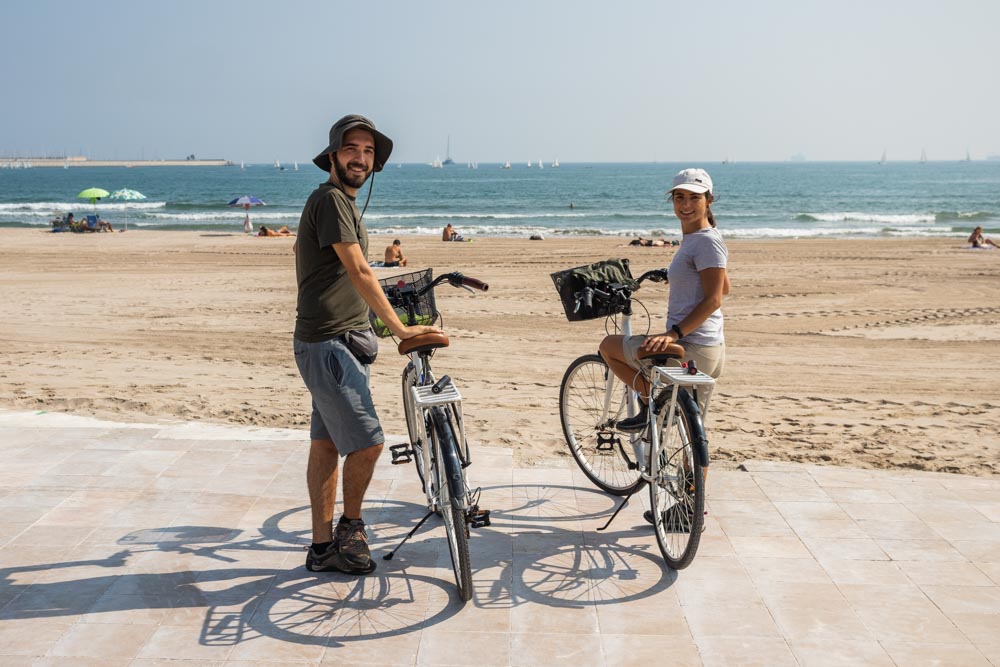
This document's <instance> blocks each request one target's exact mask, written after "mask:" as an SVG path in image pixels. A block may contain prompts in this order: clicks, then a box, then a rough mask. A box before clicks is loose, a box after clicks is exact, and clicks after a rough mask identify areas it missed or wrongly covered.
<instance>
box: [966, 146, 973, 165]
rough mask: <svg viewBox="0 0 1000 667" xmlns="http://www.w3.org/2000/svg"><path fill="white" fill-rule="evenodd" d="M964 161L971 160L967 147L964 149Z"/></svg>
mask: <svg viewBox="0 0 1000 667" xmlns="http://www.w3.org/2000/svg"><path fill="white" fill-rule="evenodd" d="M965 161H966V162H972V156H971V155H969V149H968V148H966V149H965Z"/></svg>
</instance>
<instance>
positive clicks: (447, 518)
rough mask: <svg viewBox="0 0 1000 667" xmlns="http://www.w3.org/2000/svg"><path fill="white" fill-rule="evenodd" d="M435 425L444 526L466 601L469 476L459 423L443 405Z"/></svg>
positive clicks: (468, 596) (468, 585)
mask: <svg viewBox="0 0 1000 667" xmlns="http://www.w3.org/2000/svg"><path fill="white" fill-rule="evenodd" d="M431 414H432V417H433V422H434V428H433V429H432V431H431V432H432V434H433V435H432V437H433V439H434V453H435V457H434V460H435V461H436V462H437V465H436V466H435V471H436V473H437V480H438V489H439V490H440V498H441V503H440V509H441V518H442V519H444V530H445V533H446V534H447V536H448V551H449V553H450V555H451V566H452V569H453V570H454V572H455V583H456V584H457V585H458V596H459V597H460V598H461V599H462V601H463V602H468V601H469V600H470V599H472V559H471V557H470V556H469V523H468V522H467V521H466V520H465V512H466V510H465V507H464V505H463V501H464V499H465V478H464V476H463V472H462V464H461V460H460V459H459V456H458V445H457V443H456V440H455V427H454V425H453V424H452V423H451V419H450V418H449V417H448V414H447V413H446V412H445V411H444V410H443V409H441V408H440V407H434V408H432V409H431Z"/></svg>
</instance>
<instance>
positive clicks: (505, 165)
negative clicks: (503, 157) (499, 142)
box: [501, 160, 510, 169]
mask: <svg viewBox="0 0 1000 667" xmlns="http://www.w3.org/2000/svg"><path fill="white" fill-rule="evenodd" d="M501 169H510V160H507V161H506V162H504V163H503V167H501Z"/></svg>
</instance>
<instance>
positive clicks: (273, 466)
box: [0, 410, 1000, 667]
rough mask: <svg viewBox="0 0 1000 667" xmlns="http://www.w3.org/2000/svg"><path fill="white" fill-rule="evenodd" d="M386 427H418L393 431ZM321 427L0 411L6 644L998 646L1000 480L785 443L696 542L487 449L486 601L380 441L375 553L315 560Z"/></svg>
mask: <svg viewBox="0 0 1000 667" xmlns="http://www.w3.org/2000/svg"><path fill="white" fill-rule="evenodd" d="M389 440H390V444H392V443H393V442H399V441H402V439H401V438H398V437H390V439H389ZM307 448H308V435H307V434H306V433H305V432H302V431H295V430H288V429H265V428H243V427H235V426H234V427H227V426H222V425H216V424H199V423H196V422H190V423H177V422H164V423H162V424H157V423H147V424H122V423H112V422H106V421H99V420H96V419H91V418H86V417H77V416H72V415H64V414H57V413H41V412H40V413H32V412H16V411H4V410H0V471H2V476H0V664H2V665H11V666H16V665H36V666H38V665H42V666H44V665H64V664H73V665H84V666H86V665H91V664H93V665H98V664H100V665H105V666H108V665H122V666H125V665H129V666H130V667H143V666H145V665H175V666H176V665H182V666H183V665H218V666H220V667H221V666H229V667H234V666H238V665H263V664H269V665H279V664H282V665H283V664H295V665H303V664H314V665H333V664H337V665H355V664H357V665H372V664H381V665H476V666H477V667H483V666H486V665H550V664H551V665H558V664H573V665H579V666H583V665H608V666H610V665H644V664H652V663H662V662H663V660H664V658H665V656H669V663H670V664H676V665H843V664H851V665H910V664H913V665H917V664H949V665H983V666H990V665H992V666H993V667H1000V639H998V637H1000V502H998V499H1000V479H998V478H988V477H987V478H982V477H978V478H977V477H965V476H959V475H948V474H942V473H922V472H899V471H871V470H853V469H844V468H831V467H819V466H814V465H809V464H792V463H778V462H765V461H748V462H746V463H744V464H743V465H742V466H740V468H739V469H736V470H720V471H717V472H715V473H713V475H711V476H710V478H709V479H710V484H709V489H708V510H709V515H708V517H707V521H706V532H705V534H704V536H703V542H702V548H701V550H700V551H699V554H698V556H697V557H696V558H695V561H694V563H693V564H692V565H691V566H690V567H689V568H688V569H686V570H683V571H681V572H675V571H673V570H671V569H670V568H668V567H666V566H665V565H664V564H663V561H662V558H661V556H660V554H659V551H658V549H657V547H656V542H655V539H654V538H653V535H652V534H651V532H650V531H649V527H648V525H646V524H645V523H644V522H643V520H642V518H641V512H642V509H643V505H644V504H645V502H646V500H645V496H644V495H643V494H639V495H637V496H636V497H635V498H633V499H632V501H631V503H630V505H631V506H630V507H626V508H625V509H624V510H623V511H622V513H621V514H620V515H619V516H618V518H617V519H616V520H615V521H614V522H613V523H612V525H611V526H610V527H609V528H608V529H607V530H605V531H598V530H597V528H598V527H600V526H601V525H602V524H603V523H604V522H605V521H606V520H607V518H608V517H609V516H610V514H611V513H612V512H613V511H614V510H615V508H616V507H617V505H618V503H619V502H620V500H619V499H617V498H611V497H609V496H606V495H605V494H603V493H601V492H600V491H598V490H596V489H595V488H593V487H591V486H589V484H588V483H587V482H586V480H585V479H584V478H583V477H582V476H581V475H580V474H579V473H578V471H577V470H575V468H574V467H573V465H572V464H571V463H567V462H565V461H564V460H562V461H558V460H553V461H551V462H548V463H547V464H545V463H543V464H541V465H539V466H537V467H534V468H515V467H514V464H513V458H512V456H511V454H510V452H509V451H507V450H503V449H499V448H484V447H478V448H477V447H475V444H474V445H473V452H474V462H473V466H472V468H471V469H470V473H471V474H470V481H472V482H473V483H474V484H479V485H481V486H482V488H483V494H482V500H481V504H482V505H483V506H486V507H489V508H490V509H491V510H492V511H493V515H492V516H493V525H492V526H490V527H487V528H483V529H478V530H475V531H474V536H473V539H472V542H471V545H472V557H473V580H474V583H475V586H474V593H473V599H472V600H471V601H470V602H468V603H465V604H463V603H461V602H460V601H459V600H458V599H457V596H456V591H455V586H454V581H453V578H452V571H451V564H450V560H449V557H448V554H447V546H446V542H445V538H444V531H443V528H442V527H441V526H440V524H439V523H437V522H435V520H433V519H432V520H431V521H429V522H428V524H426V525H425V527H424V528H423V529H421V530H420V531H419V532H418V533H417V534H416V535H415V536H414V538H413V539H412V540H411V541H410V542H409V543H407V545H406V546H404V547H403V548H402V549H401V550H400V551H399V552H398V553H397V554H396V557H395V558H394V559H393V560H390V561H385V560H382V559H381V558H378V556H379V555H382V554H384V553H386V552H387V551H388V550H389V549H391V548H392V547H394V546H395V545H397V544H398V542H399V541H400V540H401V539H402V537H403V536H404V535H405V534H406V533H407V532H408V531H409V530H410V529H411V528H412V527H413V526H414V525H416V522H417V521H419V520H420V518H421V517H422V516H423V514H424V508H423V505H422V495H421V490H420V487H419V485H418V484H417V483H416V479H415V474H414V472H413V470H412V468H411V467H409V466H392V465H390V463H389V461H388V457H383V460H382V462H381V463H380V464H379V467H378V468H377V470H376V473H375V478H374V480H373V482H372V484H371V487H370V492H369V498H368V503H367V505H366V508H365V518H366V520H367V522H368V523H369V527H370V534H371V536H370V539H371V544H372V547H373V552H374V554H375V557H376V558H377V559H378V570H377V572H376V573H375V574H374V575H371V576H368V577H363V578H352V577H348V576H345V575H339V574H329V573H320V574H314V573H310V572H308V571H306V570H305V568H304V566H303V563H304V557H305V552H304V548H305V547H306V545H307V544H308V542H309V508H308V501H307V493H306V488H305V470H304V465H305V460H306V454H307Z"/></svg>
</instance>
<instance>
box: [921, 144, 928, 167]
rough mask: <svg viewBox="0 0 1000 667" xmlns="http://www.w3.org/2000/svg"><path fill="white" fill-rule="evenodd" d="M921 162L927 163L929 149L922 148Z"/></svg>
mask: <svg viewBox="0 0 1000 667" xmlns="http://www.w3.org/2000/svg"><path fill="white" fill-rule="evenodd" d="M920 164H927V151H925V150H924V149H923V148H921V149H920Z"/></svg>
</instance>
